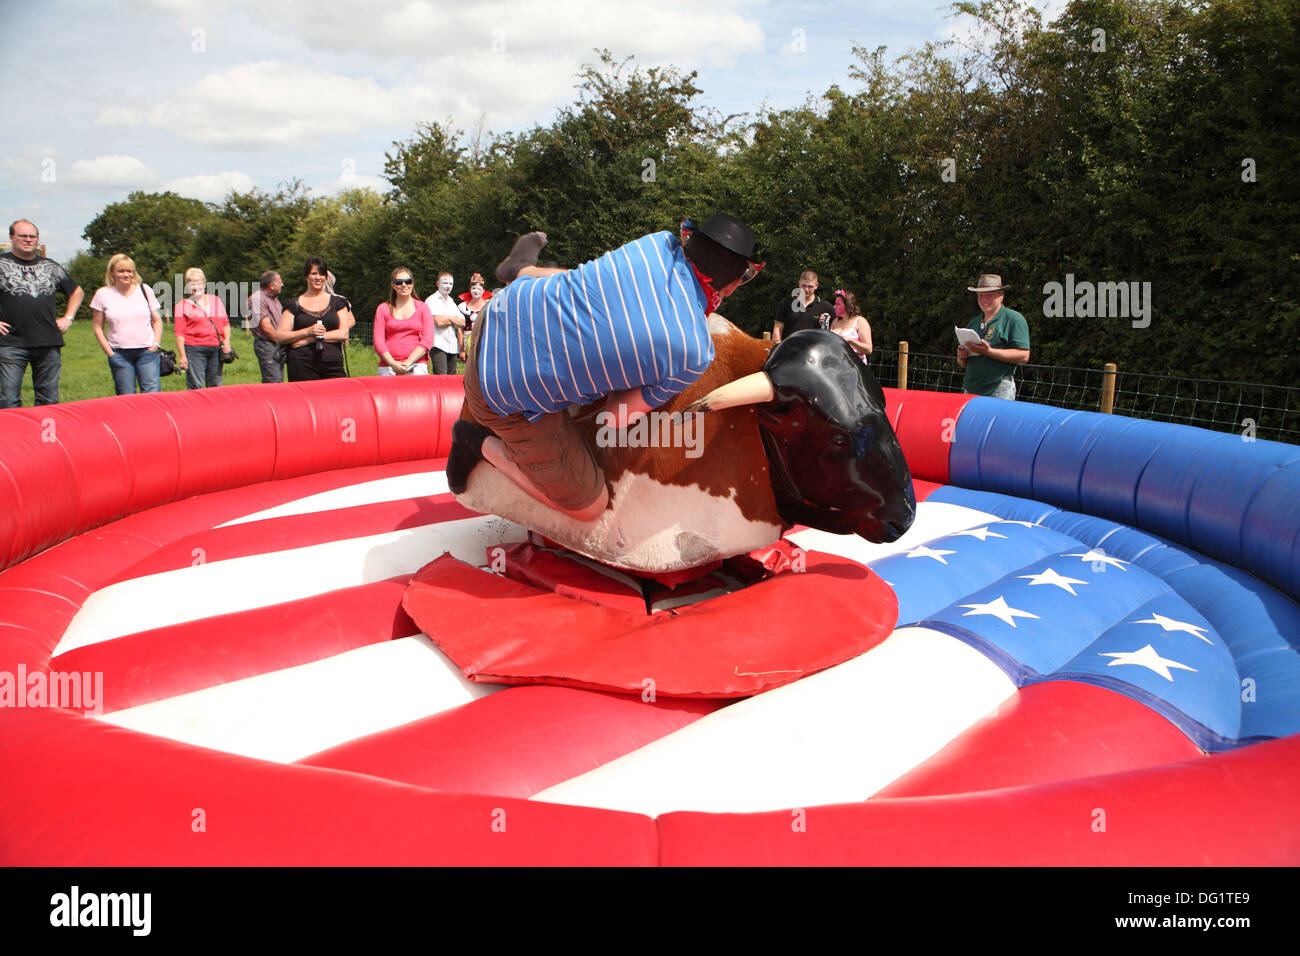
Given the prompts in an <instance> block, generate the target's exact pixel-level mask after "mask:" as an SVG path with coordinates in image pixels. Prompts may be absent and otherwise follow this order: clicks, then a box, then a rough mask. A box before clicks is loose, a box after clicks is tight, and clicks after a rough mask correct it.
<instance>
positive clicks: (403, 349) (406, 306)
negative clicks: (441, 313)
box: [375, 268, 434, 375]
mask: <svg viewBox="0 0 1300 956" xmlns="http://www.w3.org/2000/svg"><path fill="white" fill-rule="evenodd" d="M389 285H390V289H389V293H388V301H387V302H381V303H379V308H377V309H375V351H376V352H377V353H378V354H379V374H380V375H428V374H429V366H428V364H427V363H426V362H425V361H424V358H425V356H426V355H428V354H429V348H430V347H431V346H432V345H433V332H434V323H433V313H432V312H430V311H429V307H428V306H427V305H425V304H424V303H423V302H421V301H420V300H419V298H418V297H416V295H415V280H414V279H412V278H411V270H410V269H403V268H397V269H394V270H393V275H392V277H391V281H390V283H389Z"/></svg>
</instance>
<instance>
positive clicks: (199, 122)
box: [99, 57, 573, 150]
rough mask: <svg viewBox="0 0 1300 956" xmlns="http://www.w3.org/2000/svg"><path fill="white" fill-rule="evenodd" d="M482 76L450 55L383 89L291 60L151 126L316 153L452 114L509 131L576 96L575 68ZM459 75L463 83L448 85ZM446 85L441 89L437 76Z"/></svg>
mask: <svg viewBox="0 0 1300 956" xmlns="http://www.w3.org/2000/svg"><path fill="white" fill-rule="evenodd" d="M492 66H493V68H492V69H488V68H487V65H486V64H485V65H484V67H483V68H482V69H481V70H479V69H475V70H470V71H467V69H466V64H465V63H463V62H457V60H456V58H455V57H448V58H447V59H446V60H444V61H440V62H439V63H436V64H431V65H425V66H422V67H419V68H417V69H416V70H413V71H410V73H411V74H414V75H413V76H411V75H408V80H414V81H415V82H408V83H407V84H405V85H401V86H393V87H389V88H385V87H383V86H381V85H380V84H379V83H378V82H376V81H375V80H374V79H372V78H370V77H362V78H353V77H348V76H343V75H342V74H339V73H331V72H327V71H323V70H317V69H312V68H309V67H304V66H301V65H297V64H291V63H288V62H285V61H283V60H261V61H258V62H256V63H245V64H241V65H239V66H234V67H231V68H229V69H225V70H221V71H218V72H214V73H209V74H207V75H206V76H204V77H203V78H201V79H200V80H199V81H198V82H196V83H193V84H191V85H190V86H187V87H184V88H182V89H180V90H177V91H175V92H174V93H173V94H172V95H171V96H169V97H168V98H167V99H166V100H164V101H163V102H161V103H159V104H158V105H156V106H154V107H152V108H151V109H150V110H149V112H148V123H149V125H150V126H152V127H154V128H156V129H161V130H166V131H169V132H171V133H174V134H175V135H176V136H179V137H181V138H183V139H186V140H189V141H190V142H193V143H197V144H199V145H201V146H206V147H210V148H219V149H247V150H272V149H280V148H284V147H289V148H299V147H303V146H310V145H312V144H316V143H320V142H323V141H327V140H335V139H338V138H339V137H348V136H354V135H356V134H358V133H360V132H362V131H364V130H369V129H375V128H393V127H396V128H399V129H401V130H408V129H409V128H410V127H411V126H412V125H414V124H415V123H416V122H417V121H421V120H427V121H433V122H441V121H442V120H443V119H445V118H447V117H448V116H451V117H453V118H454V119H455V121H456V122H457V123H458V124H459V125H461V126H462V127H463V128H470V127H472V126H473V124H474V123H475V122H477V120H478V118H479V117H480V116H486V117H487V120H488V124H489V126H490V127H492V128H498V129H499V128H509V127H510V126H511V125H513V124H515V123H522V122H524V121H526V119H527V118H529V117H532V116H534V115H536V113H537V111H538V110H544V109H546V108H549V107H551V106H554V105H555V104H556V103H557V102H558V101H559V100H560V99H564V98H567V96H568V95H569V93H570V90H571V85H572V78H573V68H572V66H570V65H566V64H562V63H546V62H541V63H530V62H528V61H524V60H522V59H519V58H506V59H505V60H503V61H502V62H499V63H494V64H492ZM448 75H455V76H456V77H457V80H456V82H455V83H448V82H445V77H447V76H448ZM439 76H441V77H443V78H444V81H443V82H438V77H439ZM133 118H134V116H133V114H132V112H131V111H129V110H115V109H111V108H106V109H104V110H101V112H100V119H99V121H100V122H103V123H105V124H113V123H127V122H130V121H131V120H132V119H133Z"/></svg>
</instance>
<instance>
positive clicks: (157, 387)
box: [90, 252, 163, 395]
mask: <svg viewBox="0 0 1300 956" xmlns="http://www.w3.org/2000/svg"><path fill="white" fill-rule="evenodd" d="M90 316H91V319H92V320H93V321H94V325H95V338H96V339H98V340H99V347H100V348H101V349H103V350H104V354H105V355H107V356H108V370H109V371H110V372H111V373H112V374H113V388H114V390H115V391H116V392H117V394H119V395H134V394H135V390H136V385H137V384H138V385H139V387H140V391H142V392H158V391H162V385H161V383H160V380H159V375H158V372H159V359H158V343H159V342H161V341H162V327H163V326H162V315H161V314H159V312H158V300H157V299H155V298H154V295H153V290H152V289H150V288H149V287H148V286H147V285H145V284H144V283H142V282H141V281H140V276H139V275H137V274H136V271H135V263H134V262H132V261H131V259H130V257H129V256H125V255H123V254H122V253H120V252H119V253H118V254H117V255H115V256H113V258H111V259H109V260H108V268H107V269H106V270H105V271H104V286H103V288H101V289H100V290H99V291H98V292H96V293H95V297H94V298H93V299H91V300H90Z"/></svg>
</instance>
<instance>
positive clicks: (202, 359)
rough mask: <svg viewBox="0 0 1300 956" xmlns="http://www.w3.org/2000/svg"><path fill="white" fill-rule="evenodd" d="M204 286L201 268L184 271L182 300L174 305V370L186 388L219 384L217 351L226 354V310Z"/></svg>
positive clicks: (228, 334)
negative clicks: (181, 373)
mask: <svg viewBox="0 0 1300 956" xmlns="http://www.w3.org/2000/svg"><path fill="white" fill-rule="evenodd" d="M207 287H208V280H207V277H206V276H205V275H204V274H203V270H202V269H197V268H196V269H186V270H185V291H186V296H185V298H183V299H181V301H180V302H178V303H176V367H177V368H180V369H183V370H185V371H186V372H187V373H188V374H187V375H186V377H185V379H186V380H185V384H186V386H187V387H189V388H203V387H205V386H208V387H211V386H215V385H220V384H221V355H220V353H221V352H229V351H230V319H228V318H227V317H226V307H225V306H223V305H222V304H221V300H220V299H218V298H217V297H216V296H215V295H210V294H208V293H207V292H205V291H204V290H205V289H207Z"/></svg>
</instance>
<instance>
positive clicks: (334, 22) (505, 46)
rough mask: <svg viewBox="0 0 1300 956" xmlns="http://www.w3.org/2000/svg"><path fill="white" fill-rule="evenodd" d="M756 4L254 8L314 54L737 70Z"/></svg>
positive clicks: (578, 0) (649, 0)
mask: <svg viewBox="0 0 1300 956" xmlns="http://www.w3.org/2000/svg"><path fill="white" fill-rule="evenodd" d="M752 11H753V4H752V3H751V4H745V3H742V2H740V0H722V2H717V0H715V2H713V3H711V4H708V5H707V6H706V5H705V4H702V3H700V2H698V0H622V2H620V3H609V2H607V0H553V2H550V3H536V2H533V0H497V2H492V3H468V2H467V3H457V4H441V3H439V4H435V3H433V2H429V0H411V2H407V3H404V4H400V5H398V4H394V5H392V6H390V7H389V8H388V9H387V10H385V11H384V12H382V13H379V14H377V15H372V16H368V17H358V16H357V15H356V6H355V4H354V3H353V2H352V0H281V2H278V3H275V4H260V5H257V6H256V7H255V8H253V9H251V10H250V11H249V15H250V16H252V17H255V18H263V19H264V20H265V21H266V22H268V23H270V24H273V25H274V26H275V27H276V28H277V29H280V30H283V31H284V32H286V33H292V34H297V35H301V36H302V37H303V38H304V39H305V40H306V41H307V42H308V43H309V44H310V45H311V46H312V47H313V48H316V49H325V50H335V51H349V52H352V51H356V50H365V51H369V52H372V53H379V54H383V55H385V56H394V55H400V54H415V55H423V56H429V57H436V56H439V55H440V54H444V53H449V52H453V51H455V52H456V53H457V55H458V58H459V60H458V62H459V63H460V66H461V67H462V68H463V69H467V70H472V69H474V67H475V65H476V64H477V63H479V62H483V63H484V66H485V67H488V64H490V63H491V62H492V60H490V59H488V60H486V61H485V62H484V60H483V58H488V57H494V56H496V57H500V56H501V55H503V54H505V55H518V54H523V55H527V56H535V55H553V54H555V53H556V51H563V56H564V57H565V59H566V60H570V61H573V60H576V61H577V62H583V61H587V60H590V59H591V58H592V50H593V49H594V48H607V49H609V50H612V51H613V52H614V53H615V54H616V55H618V56H625V55H628V54H634V55H636V56H637V58H638V59H648V60H651V61H655V62H672V63H676V64H686V63H695V62H707V63H711V64H715V65H728V64H730V63H731V62H732V61H733V59H734V57H735V56H736V55H738V54H740V53H747V52H753V51H756V50H760V49H762V46H763V30H762V27H761V26H760V25H759V23H758V20H757V19H756V18H755V17H753V16H751V15H749V14H750V13H751V12H752Z"/></svg>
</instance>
